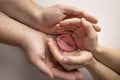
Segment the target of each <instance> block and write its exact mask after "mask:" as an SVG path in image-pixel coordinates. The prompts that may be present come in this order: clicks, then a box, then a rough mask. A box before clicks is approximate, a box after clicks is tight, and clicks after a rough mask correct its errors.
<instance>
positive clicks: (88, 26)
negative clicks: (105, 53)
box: [60, 18, 101, 51]
mask: <svg viewBox="0 0 120 80" xmlns="http://www.w3.org/2000/svg"><path fill="white" fill-rule="evenodd" d="M60 27H62V28H63V29H61V32H62V33H70V34H71V36H72V37H73V38H74V40H75V42H76V44H77V45H78V47H79V48H80V49H81V50H86V49H87V50H90V51H94V50H95V49H96V48H97V47H98V37H97V33H96V31H100V30H101V29H100V28H99V27H98V26H97V25H95V24H92V23H90V22H88V21H86V20H84V19H78V18H73V19H67V20H64V21H62V22H61V25H60ZM95 30H96V31H95Z"/></svg>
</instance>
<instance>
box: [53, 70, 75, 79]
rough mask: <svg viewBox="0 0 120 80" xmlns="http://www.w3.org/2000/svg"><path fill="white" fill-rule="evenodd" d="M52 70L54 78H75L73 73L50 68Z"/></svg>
mask: <svg viewBox="0 0 120 80" xmlns="http://www.w3.org/2000/svg"><path fill="white" fill-rule="evenodd" d="M52 72H53V74H54V76H55V77H56V78H60V79H64V80H76V77H75V75H74V74H71V73H69V72H65V71H61V70H59V69H57V68H54V69H52Z"/></svg>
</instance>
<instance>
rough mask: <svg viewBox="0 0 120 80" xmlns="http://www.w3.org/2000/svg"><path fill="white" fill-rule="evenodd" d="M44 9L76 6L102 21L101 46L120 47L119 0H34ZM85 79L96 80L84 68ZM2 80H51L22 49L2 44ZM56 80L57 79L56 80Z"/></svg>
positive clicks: (0, 77) (0, 46)
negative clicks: (30, 61) (62, 5)
mask: <svg viewBox="0 0 120 80" xmlns="http://www.w3.org/2000/svg"><path fill="white" fill-rule="evenodd" d="M34 1H35V2H36V3H38V4H39V5H41V6H44V7H46V6H50V5H53V4H58V3H63V4H67V5H73V6H76V7H78V8H80V9H83V10H85V11H86V12H88V13H90V14H92V15H94V16H95V17H97V18H98V19H99V23H98V24H99V25H100V26H101V28H102V31H101V32H100V33H99V34H98V35H99V43H100V44H102V45H104V46H107V47H111V48H120V42H119V41H120V0H34ZM80 70H81V72H82V74H83V75H84V80H94V79H93V78H92V76H91V75H90V74H89V73H88V72H87V70H85V69H80ZM0 80H52V79H49V78H48V77H47V76H45V75H43V74H41V73H40V72H39V71H38V70H37V69H35V68H34V67H33V66H31V65H30V64H29V63H28V62H27V60H26V58H25V56H24V52H22V51H21V49H19V48H16V47H12V46H8V45H3V44H0ZM55 80H57V79H55Z"/></svg>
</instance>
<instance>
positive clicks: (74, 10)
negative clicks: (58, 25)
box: [60, 5, 98, 23]
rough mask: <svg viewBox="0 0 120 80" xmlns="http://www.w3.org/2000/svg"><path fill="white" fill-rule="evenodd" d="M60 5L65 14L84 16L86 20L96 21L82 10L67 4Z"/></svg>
mask: <svg viewBox="0 0 120 80" xmlns="http://www.w3.org/2000/svg"><path fill="white" fill-rule="evenodd" d="M60 6H61V7H62V9H63V11H64V13H65V14H66V15H72V16H74V17H77V18H85V19H86V20H88V21H90V22H92V23H97V22H98V20H97V19H96V18H95V17H94V16H92V15H90V14H88V13H86V12H85V11H83V10H80V9H78V8H75V7H71V6H67V5H60Z"/></svg>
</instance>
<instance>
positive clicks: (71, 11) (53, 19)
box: [37, 4, 97, 35]
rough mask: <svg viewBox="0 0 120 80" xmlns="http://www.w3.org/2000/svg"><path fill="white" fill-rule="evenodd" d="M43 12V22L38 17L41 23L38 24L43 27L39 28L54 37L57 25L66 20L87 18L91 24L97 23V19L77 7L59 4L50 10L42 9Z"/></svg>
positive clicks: (49, 8)
mask: <svg viewBox="0 0 120 80" xmlns="http://www.w3.org/2000/svg"><path fill="white" fill-rule="evenodd" d="M41 12H42V13H41V14H42V15H41V17H42V20H40V19H39V17H38V19H37V21H39V22H38V23H41V25H42V27H38V29H39V30H40V31H42V32H45V33H47V34H52V35H53V34H56V32H55V29H56V26H55V25H56V24H58V23H59V22H60V21H62V20H64V19H68V18H72V17H77V18H85V19H86V20H88V21H90V22H91V23H97V19H96V18H95V17H93V16H91V15H90V14H88V13H86V12H84V11H82V10H80V9H77V8H75V7H72V6H67V5H63V4H57V5H53V6H51V7H48V8H43V9H41ZM53 26H54V27H53Z"/></svg>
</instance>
